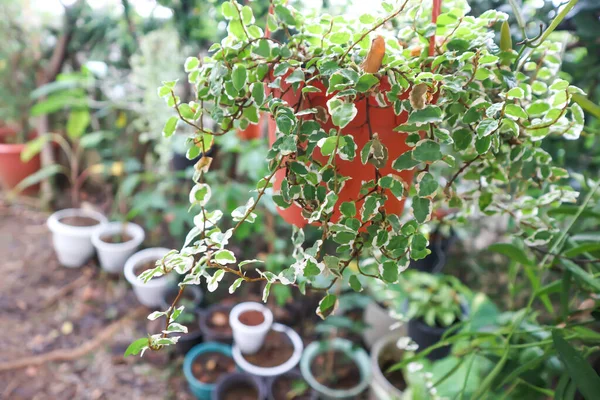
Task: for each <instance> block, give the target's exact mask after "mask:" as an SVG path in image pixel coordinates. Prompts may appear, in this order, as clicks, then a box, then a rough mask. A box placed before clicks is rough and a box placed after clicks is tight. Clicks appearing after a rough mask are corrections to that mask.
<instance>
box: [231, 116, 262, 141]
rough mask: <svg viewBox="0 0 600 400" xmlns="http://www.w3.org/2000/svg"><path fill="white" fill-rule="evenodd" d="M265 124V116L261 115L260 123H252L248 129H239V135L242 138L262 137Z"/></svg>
mask: <svg viewBox="0 0 600 400" xmlns="http://www.w3.org/2000/svg"><path fill="white" fill-rule="evenodd" d="M263 126H264V117H263V116H262V115H261V116H260V119H259V121H258V124H256V125H254V124H250V125H248V127H247V128H246V129H238V131H237V135H238V137H239V138H240V139H242V140H253V139H260V138H261V137H262V130H263Z"/></svg>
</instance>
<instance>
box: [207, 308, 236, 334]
mask: <svg viewBox="0 0 600 400" xmlns="http://www.w3.org/2000/svg"><path fill="white" fill-rule="evenodd" d="M229 312H230V310H217V311H215V312H213V313H211V314H210V315H209V316H208V318H207V322H206V323H207V325H208V327H209V328H211V329H213V330H214V331H216V332H219V333H222V334H223V335H231V333H232V330H231V326H229Z"/></svg>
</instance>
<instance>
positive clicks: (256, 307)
mask: <svg viewBox="0 0 600 400" xmlns="http://www.w3.org/2000/svg"><path fill="white" fill-rule="evenodd" d="M246 311H258V312H260V313H261V314H262V315H263V318H264V320H263V322H262V323H260V324H259V325H255V326H250V325H244V324H243V323H242V322H241V321H240V315H241V314H242V313H244V312H246ZM229 325H230V326H231V329H232V331H233V341H234V343H235V344H236V345H237V346H238V348H239V349H240V351H241V352H242V353H244V354H254V353H256V352H257V351H258V350H259V349H260V348H261V347H262V345H263V343H264V341H265V336H267V333H268V332H269V330H270V329H271V325H273V313H272V312H271V310H269V309H268V308H267V307H266V306H264V305H262V304H260V303H255V302H253V301H248V302H245V303H240V304H238V305H237V306H235V307H233V308H232V309H231V312H230V313H229Z"/></svg>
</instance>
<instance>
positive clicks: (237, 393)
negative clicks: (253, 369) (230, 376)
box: [221, 382, 259, 400]
mask: <svg viewBox="0 0 600 400" xmlns="http://www.w3.org/2000/svg"><path fill="white" fill-rule="evenodd" d="M221 399H222V400H259V398H258V390H256V387H255V386H254V385H252V384H250V383H247V382H243V383H239V384H238V385H236V386H234V387H230V388H229V389H227V390H225V392H223V396H222V397H221Z"/></svg>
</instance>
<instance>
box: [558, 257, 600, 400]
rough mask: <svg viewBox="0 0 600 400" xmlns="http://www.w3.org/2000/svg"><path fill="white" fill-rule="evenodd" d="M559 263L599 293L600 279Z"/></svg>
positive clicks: (574, 267)
mask: <svg viewBox="0 0 600 400" xmlns="http://www.w3.org/2000/svg"><path fill="white" fill-rule="evenodd" d="M560 262H561V264H562V265H563V266H564V267H565V268H566V269H567V270H569V271H571V273H572V274H573V275H574V277H575V278H578V279H579V280H580V281H582V282H584V283H586V284H587V285H589V286H591V287H592V288H594V290H596V291H597V292H600V279H595V278H594V277H593V276H592V275H590V274H589V273H588V272H586V271H585V270H584V269H583V268H581V267H580V266H579V265H577V264H575V263H574V262H572V261H569V260H567V259H564V258H561V259H560ZM598 393H600V392H598Z"/></svg>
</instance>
